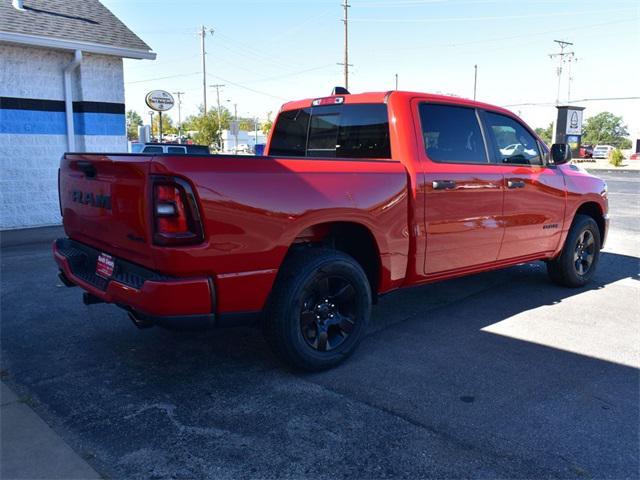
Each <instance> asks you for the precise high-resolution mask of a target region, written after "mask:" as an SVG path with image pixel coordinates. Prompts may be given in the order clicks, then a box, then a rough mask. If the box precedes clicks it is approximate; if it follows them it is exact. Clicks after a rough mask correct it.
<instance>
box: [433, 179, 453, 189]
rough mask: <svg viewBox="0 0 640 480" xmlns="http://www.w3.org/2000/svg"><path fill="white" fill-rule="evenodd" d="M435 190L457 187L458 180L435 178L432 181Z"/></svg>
mask: <svg viewBox="0 0 640 480" xmlns="http://www.w3.org/2000/svg"><path fill="white" fill-rule="evenodd" d="M431 186H433V189H434V190H450V189H452V188H456V182H454V181H453V180H434V181H433V182H431Z"/></svg>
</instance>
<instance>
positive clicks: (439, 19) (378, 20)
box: [351, 8, 635, 23]
mask: <svg viewBox="0 0 640 480" xmlns="http://www.w3.org/2000/svg"><path fill="white" fill-rule="evenodd" d="M632 10H635V8H617V9H610V10H591V11H584V12H580V14H581V15H602V14H604V13H613V12H628V11H632ZM575 14H576V12H574V11H572V12H553V13H533V14H527V15H491V16H486V17H429V18H354V19H352V20H351V21H352V22H358V23H440V22H454V21H455V22H462V21H479V20H513V19H526V18H544V17H559V16H575Z"/></svg>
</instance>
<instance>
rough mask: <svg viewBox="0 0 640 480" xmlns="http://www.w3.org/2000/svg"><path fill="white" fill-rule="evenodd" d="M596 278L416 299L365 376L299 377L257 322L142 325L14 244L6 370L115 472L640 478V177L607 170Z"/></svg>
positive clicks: (79, 447)
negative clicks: (193, 328)
mask: <svg viewBox="0 0 640 480" xmlns="http://www.w3.org/2000/svg"><path fill="white" fill-rule="evenodd" d="M599 175H600V176H602V177H604V178H605V179H606V180H607V182H608V184H609V191H610V201H611V215H612V229H611V232H610V234H609V239H608V244H607V246H606V249H605V251H604V253H603V254H602V257H601V263H600V266H599V270H598V272H597V274H596V277H595V281H594V282H593V283H592V284H591V285H589V286H588V287H587V288H582V289H577V290H569V289H565V288H561V287H558V286H555V285H553V284H551V283H550V282H549V281H548V280H547V277H546V273H545V269H544V265H542V264H530V265H522V266H518V267H514V268H510V269H507V270H503V271H498V272H491V273H485V274H481V275H477V276H474V277H468V278H464V279H459V280H454V281H448V282H444V283H440V284H434V285H429V286H426V287H420V288H414V289H410V290H406V291H401V292H397V293H394V294H391V295H388V296H386V297H384V298H383V299H382V300H381V301H380V304H379V305H378V306H377V307H375V308H374V316H373V320H372V328H371V330H370V332H369V334H368V336H367V338H366V339H365V340H364V341H363V343H362V345H361V346H360V349H359V350H358V352H357V353H356V355H355V356H354V357H352V359H351V360H350V361H348V362H347V363H346V364H344V365H342V366H340V367H339V368H336V369H334V370H332V371H329V372H325V373H321V374H299V373H294V372H291V371H289V370H287V369H285V368H283V367H282V366H281V365H280V364H279V363H278V362H277V361H276V359H275V358H274V357H273V356H272V355H271V353H270V352H269V350H268V348H267V346H266V344H265V343H264V342H263V340H262V337H261V334H260V332H259V330H257V329H250V328H242V329H224V330H217V331H212V332H207V333H205V334H202V333H199V334H198V333H195V334H194V333H181V334H179V333H174V332H168V331H164V330H161V329H158V328H156V329H149V330H144V331H139V330H137V329H135V328H134V327H133V325H132V324H131V323H130V322H129V320H128V319H127V316H126V314H125V313H123V312H122V311H121V310H119V309H117V308H116V307H113V306H109V305H95V306H91V307H86V306H84V305H83V304H82V303H81V297H80V291H79V290H78V289H67V288H64V287H62V286H61V285H60V284H59V282H58V281H57V279H56V268H55V265H54V262H53V261H52V259H51V254H50V247H49V245H47V244H36V245H23V246H14V247H7V248H5V249H3V251H2V280H1V281H2V291H1V300H2V304H1V314H2V315H1V328H2V330H1V334H2V377H3V380H5V381H6V382H8V383H9V384H10V385H11V386H12V388H14V389H15V390H16V391H17V392H19V394H20V395H22V396H23V397H26V398H29V402H30V405H32V406H33V408H34V409H35V410H36V412H37V413H39V414H40V415H41V416H42V417H43V418H44V419H45V420H46V421H47V422H48V423H49V424H50V425H51V426H52V427H53V428H54V430H55V431H56V432H57V433H59V434H60V435H61V436H62V437H63V438H64V439H65V440H66V441H67V442H68V443H69V444H70V445H71V446H72V447H73V449H74V450H75V451H76V452H78V453H79V454H80V455H81V456H82V457H83V458H85V459H87V461H88V462H89V463H90V464H91V465H92V466H93V467H94V468H95V469H96V470H97V471H98V472H100V474H102V475H103V476H104V477H108V478H194V477H195V478H202V477H205V476H209V477H214V478H239V477H242V478H248V477H258V478H273V477H278V478H305V477H306V478H400V477H402V478H420V477H439V478H454V477H457V478H460V477H464V478H469V477H473V478H479V477H484V478H486V477H502V478H548V477H553V478H558V477H562V478H612V479H613V478H615V479H620V478H637V477H638V472H639V471H640V463H639V445H640V443H639V442H640V438H639V425H640V415H639V405H640V376H639V370H638V369H639V368H640V353H639V349H640V283H639V282H638V280H639V276H638V274H639V269H640V258H639V257H640V240H639V239H640V217H639V212H640V174H639V173H638V172H615V173H604V172H600V173H599Z"/></svg>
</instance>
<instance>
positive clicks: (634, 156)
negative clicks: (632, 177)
mask: <svg viewBox="0 0 640 480" xmlns="http://www.w3.org/2000/svg"><path fill="white" fill-rule="evenodd" d="M629 160H640V152H636V153H632V154H631V155H629Z"/></svg>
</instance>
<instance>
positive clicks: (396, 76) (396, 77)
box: [396, 73, 398, 90]
mask: <svg viewBox="0 0 640 480" xmlns="http://www.w3.org/2000/svg"><path fill="white" fill-rule="evenodd" d="M396 90H398V74H397V73H396Z"/></svg>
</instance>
